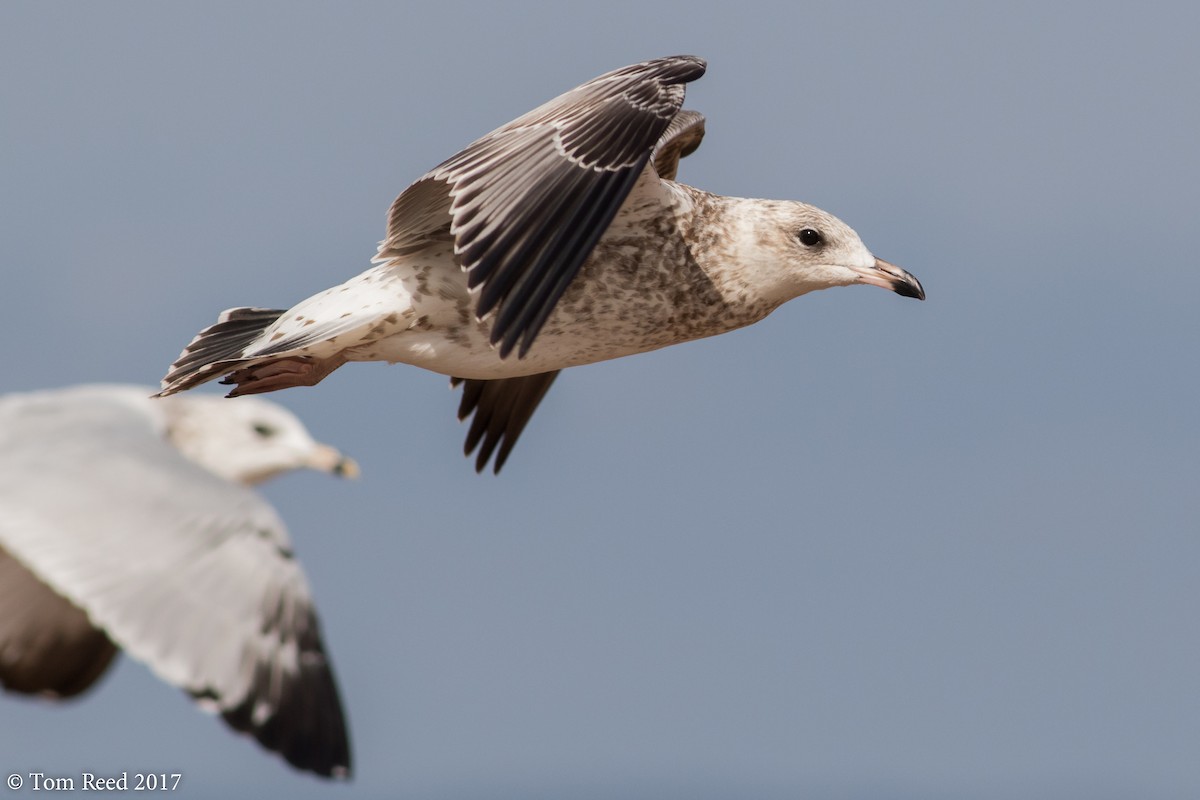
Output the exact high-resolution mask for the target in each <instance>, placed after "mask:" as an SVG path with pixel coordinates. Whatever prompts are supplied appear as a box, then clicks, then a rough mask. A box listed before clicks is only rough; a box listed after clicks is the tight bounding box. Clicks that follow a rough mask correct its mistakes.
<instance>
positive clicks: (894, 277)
mask: <svg viewBox="0 0 1200 800" xmlns="http://www.w3.org/2000/svg"><path fill="white" fill-rule="evenodd" d="M854 271H855V272H857V273H858V274H859V283H869V284H871V285H872V286H882V287H883V288H884V289H891V290H892V291H893V292H895V293H896V294H898V295H900V296H901V297H915V298H917V299H918V300H924V299H925V289H924V287H922V286H921V282H920V281H919V280H917V279H916V276H914V275H913V274H912V273H910V272H908V271H907V270H903V269H901V268H900V267H897V266H896V265H895V264H889V263H888V262H886V261H884V260H883V259H881V258H877V259H875V266H873V267H867V268H866V269H861V268H856V269H855V270H854Z"/></svg>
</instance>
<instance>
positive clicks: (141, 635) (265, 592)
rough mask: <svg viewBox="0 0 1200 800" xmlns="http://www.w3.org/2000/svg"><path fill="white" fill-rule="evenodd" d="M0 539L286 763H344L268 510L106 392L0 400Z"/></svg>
mask: <svg viewBox="0 0 1200 800" xmlns="http://www.w3.org/2000/svg"><path fill="white" fill-rule="evenodd" d="M0 546H2V547H4V548H5V549H7V550H8V552H9V553H11V554H12V555H13V556H14V557H16V558H17V559H18V560H20V561H21V562H22V563H23V564H25V565H26V566H27V567H28V568H29V569H30V570H31V571H32V572H33V573H35V574H36V575H37V577H39V578H40V579H41V580H42V581H44V582H45V583H46V584H47V585H48V586H50V587H51V588H53V589H54V590H55V591H57V592H59V593H60V594H62V595H63V596H64V597H66V598H67V599H69V600H70V601H71V602H73V603H74V604H76V605H77V606H79V607H80V608H82V609H84V610H85V611H86V612H87V614H88V616H89V618H90V620H91V622H92V624H94V625H95V626H97V627H99V628H102V629H103V630H104V631H105V632H107V634H108V635H109V637H111V639H112V640H113V641H114V642H115V643H116V644H117V645H119V646H120V647H121V648H123V649H124V650H126V651H127V652H128V653H129V654H130V655H131V656H133V657H134V658H137V659H138V660H140V661H143V662H145V663H146V664H147V665H148V666H149V667H150V668H151V669H152V670H153V671H154V672H155V673H156V674H157V675H158V676H159V677H161V678H162V679H163V680H165V681H167V682H169V683H172V684H174V685H176V686H179V687H180V688H182V689H184V690H185V691H187V692H189V693H190V694H191V695H192V696H193V697H195V698H197V699H201V700H204V701H206V705H212V706H215V708H216V709H218V710H219V711H220V712H221V714H222V716H223V717H224V718H225V720H226V722H228V723H229V724H230V725H231V726H233V727H234V728H236V729H238V730H242V731H247V732H249V733H251V734H253V735H254V736H255V738H257V739H258V740H259V741H260V742H261V743H262V744H263V745H264V746H265V747H267V748H269V749H271V750H276V751H278V752H280V753H281V754H282V755H283V756H284V758H286V759H287V760H288V761H289V762H290V763H292V764H293V765H295V766H297V767H299V768H302V769H307V770H312V771H313V772H316V773H318V774H321V775H344V774H346V773H347V772H348V770H349V765H350V754H349V741H348V736H347V733H346V725H345V719H344V716H343V713H342V707H341V702H340V700H339V698H338V692H337V687H336V684H335V681H334V677H333V672H332V668H331V665H330V662H329V658H328V657H327V656H326V654H325V650H324V646H323V644H322V641H321V636H320V630H319V625H318V622H317V617H316V613H315V611H314V609H313V606H312V600H311V597H310V594H309V587H308V583H307V581H306V579H305V577H304V574H303V572H302V571H301V569H300V566H299V565H298V564H297V562H296V561H295V559H294V558H293V556H292V552H291V544H290V542H289V540H288V536H287V532H286V530H285V529H284V526H283V523H282V522H281V521H280V520H279V517H278V516H277V515H276V513H275V511H274V510H273V509H272V508H271V506H270V505H268V504H267V503H266V502H265V501H264V500H262V499H261V498H260V497H259V496H258V495H257V494H256V493H255V492H253V491H251V490H250V489H247V488H245V487H242V486H240V485H237V484H234V483H230V482H228V481H226V480H224V479H221V478H218V477H217V476H215V475H213V474H212V473H210V472H208V471H207V470H204V469H203V468H201V467H199V466H197V465H196V464H194V463H192V462H191V461H188V460H187V459H185V458H184V457H183V456H182V455H181V454H180V453H179V452H178V451H177V450H176V449H175V448H174V447H172V446H171V445H170V444H168V443H167V442H166V441H165V440H164V439H163V438H162V431H161V428H160V421H159V420H156V419H155V418H153V417H152V416H151V415H150V413H149V412H145V411H143V410H141V409H139V408H137V407H135V406H133V405H131V404H129V403H124V402H121V401H119V400H116V399H113V398H111V397H106V396H104V395H102V394H91V395H89V394H87V393H82V394H80V393H76V394H68V393H55V392H46V393H36V394H29V395H10V396H8V397H6V398H3V399H2V400H0Z"/></svg>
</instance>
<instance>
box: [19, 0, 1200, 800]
mask: <svg viewBox="0 0 1200 800" xmlns="http://www.w3.org/2000/svg"><path fill="white" fill-rule="evenodd" d="M1198 28H1200V12H1197V11H1196V10H1195V6H1194V5H1185V4H1176V5H1154V6H1146V5H1139V6H1137V7H1136V8H1135V7H1134V6H1129V5H1117V4H1107V5H1106V4H1086V5H1085V4H1046V3H1042V2H1037V3H1004V4H993V7H988V8H984V7H982V5H981V4H960V3H945V4H932V3H922V4H910V5H909V4H906V5H902V4H898V3H895V4H894V3H822V4H808V3H796V2H779V3H756V2H740V3H736V4H728V5H717V4H710V3H676V2H655V3H648V2H638V3H592V4H588V5H575V4H568V3H524V4H516V5H504V4H496V5H494V6H487V7H484V6H480V7H475V6H470V5H465V4H462V5H460V4H454V3H441V2H439V3H425V4H421V5H416V4H411V5H410V4H403V3H355V2H349V3H340V2H339V3H328V4H312V3H299V2H297V3H292V2H287V3H284V2H277V3H240V2H239V3H213V2H210V3H203V4H200V3H193V4H190V5H181V4H164V3H152V2H144V3H104V4H101V3H73V4H67V3H43V2H36V3H35V2H27V3H19V2H18V3H5V4H4V5H3V7H0V264H2V265H3V266H2V267H0V269H2V273H0V274H2V275H3V294H2V298H3V300H2V302H3V315H2V316H0V336H2V337H3V340H4V341H5V342H6V346H5V347H4V368H3V377H2V378H0V388H2V389H3V390H5V391H14V390H26V389H36V388H44V387H52V386H61V385H65V384H72V383H80V382H89V381H123V382H139V383H147V384H151V383H156V382H157V380H158V379H159V378H160V377H161V375H162V374H163V372H164V370H165V368H166V367H167V365H168V364H169V363H170V362H171V361H172V360H173V359H174V357H175V356H176V355H177V354H178V352H179V350H180V348H181V347H182V346H183V345H184V344H185V343H186V342H187V341H188V340H189V339H190V337H191V336H192V335H193V334H194V333H195V332H196V331H197V330H198V329H200V328H201V327H203V326H205V325H207V324H209V323H210V322H211V321H212V320H213V319H214V318H215V316H216V314H217V313H218V312H219V311H221V310H222V309H224V308H227V307H229V306H235V305H262V306H268V307H277V306H284V307H286V306H287V305H289V304H291V303H294V302H296V301H298V300H300V299H302V298H304V297H306V296H308V295H310V294H312V293H314V292H316V291H319V290H321V289H324V288H326V287H328V286H332V285H334V284H336V283H340V282H341V281H343V280H345V279H346V278H349V277H350V276H352V275H354V274H357V273H358V272H360V271H361V270H363V269H365V268H366V267H367V266H368V261H369V259H370V258H371V256H372V255H373V254H374V252H375V245H376V242H377V241H378V240H379V239H380V238H381V237H382V235H383V231H384V215H385V212H386V210H387V207H388V205H389V204H390V203H391V201H392V199H393V198H394V197H395V195H397V194H398V193H399V192H400V191H401V190H402V189H404V187H405V186H406V185H407V184H408V183H409V182H410V181H412V180H414V179H415V178H417V177H418V176H420V175H421V174H422V173H423V172H424V171H425V170H426V169H428V168H429V167H431V166H433V165H434V164H436V163H437V162H439V161H441V160H442V159H443V158H445V157H447V156H449V155H451V154H452V153H453V152H455V151H456V150H457V149H458V148H459V147H461V146H462V145H465V144H466V143H467V142H469V141H470V140H472V139H474V138H476V137H477V136H479V135H481V134H483V133H485V132H487V131H488V130H490V129H492V128H493V127H495V126H497V125H499V124H502V123H504V122H506V121H508V120H509V119H511V118H513V117H516V116H517V115H519V114H521V113H523V112H524V111H526V110H528V109H530V108H532V107H533V106H535V105H536V104H538V103H540V102H542V101H544V100H546V99H549V98H550V97H553V96H554V95H556V94H558V93H560V92H561V91H564V90H566V89H568V88H570V87H572V86H575V85H576V84H578V83H581V82H583V81H585V80H587V79H589V78H591V77H593V76H595V75H597V74H600V73H602V72H605V71H607V70H609V69H613V68H615V67H619V66H622V65H625V64H628V63H632V62H636V61H641V60H643V59H646V58H651V57H655V56H661V55H668V54H674V53H681V52H682V53H695V54H697V55H700V56H703V57H705V58H707V59H708V62H709V72H708V74H707V75H706V76H705V77H704V78H703V79H701V80H700V81H699V82H698V83H695V84H693V85H692V86H691V87H690V88H689V90H688V106H689V107H691V108H695V109H697V110H699V111H702V112H703V113H704V114H705V115H706V116H707V118H708V137H707V139H706V140H705V142H704V145H703V147H701V149H700V150H699V151H698V152H697V153H696V154H694V155H693V156H691V157H690V158H688V159H687V160H686V161H685V162H684V164H683V165H682V169H681V171H680V179H681V180H683V181H685V182H687V183H690V184H694V185H696V186H699V187H702V188H704V189H707V190H709V191H714V192H719V193H722V194H730V195H742V196H757V197H779V198H791V199H801V200H805V201H808V202H812V203H814V204H816V205H819V206H821V207H822V208H825V209H827V210H829V211H831V212H833V213H835V214H837V215H838V216H840V217H842V218H843V219H845V220H846V221H847V222H848V223H849V224H850V225H852V226H853V227H854V228H855V229H856V230H857V231H858V232H859V234H860V235H861V236H862V238H863V240H864V241H865V242H866V243H867V246H868V247H870V248H871V249H872V250H873V251H874V252H875V253H876V254H877V255H878V256H880V257H882V258H885V259H887V260H889V261H893V262H895V263H897V264H900V265H902V266H904V267H906V268H908V269H909V270H911V271H912V272H913V273H914V274H916V275H917V276H918V277H919V278H920V279H921V280H922V281H923V282H924V285H925V287H926V290H927V292H928V296H929V299H928V301H927V302H925V303H917V302H915V301H912V300H907V299H903V298H900V297H898V296H896V295H893V294H890V293H888V292H884V291H881V290H878V289H875V288H871V287H852V288H849V289H838V290H834V291H829V292H823V293H819V294H816V295H811V296H808V297H804V298H801V299H799V300H797V301H795V302H793V303H791V304H788V305H786V306H784V307H783V308H782V309H780V310H779V311H778V312H776V314H774V315H773V316H772V317H771V318H769V319H768V320H766V321H764V322H762V323H760V324H759V325H756V326H754V327H752V328H749V329H746V330H743V331H739V332H736V333H733V334H730V335H727V336H722V337H718V338H716V339H712V340H708V341H703V342H697V343H692V344H688V345H685V346H681V347H674V348H669V349H666V350H662V351H659V352H657V353H653V354H649V355H643V356H638V357H636V358H628V359H624V360H620V361H615V362H609V363H607V364H601V365H597V366H591V367H585V368H581V369H577V370H572V371H571V372H569V373H567V374H566V375H565V376H564V377H562V378H561V379H560V380H559V382H558V384H557V385H556V386H555V387H554V390H553V392H552V393H551V394H550V395H549V396H548V398H547V400H546V402H545V403H544V405H543V407H542V408H541V409H540V411H539V412H538V414H537V415H536V417H535V418H534V420H533V422H532V424H531V426H530V428H529V429H528V430H527V431H526V433H525V436H524V438H523V439H522V441H521V443H520V445H519V446H518V447H517V449H516V451H515V452H514V454H513V457H512V459H511V460H510V461H509V464H508V466H507V467H506V469H505V472H504V474H503V475H501V476H500V477H499V478H496V477H493V476H491V475H483V476H477V475H475V474H474V473H473V471H472V468H471V463H470V462H468V461H467V460H466V459H464V458H463V457H462V455H461V452H460V449H461V443H462V439H463V436H464V434H465V430H464V428H463V426H461V425H459V424H458V423H457V422H456V420H455V418H454V412H455V409H456V407H457V402H458V397H457V394H456V393H453V392H451V391H450V390H449V389H448V388H447V381H446V379H445V378H443V377H441V376H438V375H434V374H432V373H425V372H422V371H420V370H418V369H415V368H412V367H405V366H395V367H388V366H385V365H380V364H371V365H350V366H348V367H345V368H343V369H342V370H340V371H339V372H337V373H336V374H334V375H333V376H332V377H330V378H329V379H327V380H325V381H324V383H322V384H321V385H320V386H318V387H316V388H314V389H295V390H290V391H287V392H285V393H282V394H276V395H274V396H273V398H274V399H276V400H279V401H281V402H283V403H285V404H286V405H288V406H289V407H290V408H291V409H293V410H294V411H296V412H297V413H299V414H300V415H301V417H302V418H303V419H304V420H305V421H306V422H307V423H308V425H309V427H310V428H311V430H312V431H313V433H314V434H315V435H316V436H317V437H318V438H320V439H323V440H325V441H329V442H331V443H333V444H335V445H337V446H339V447H340V448H342V449H343V450H344V451H346V452H347V453H349V454H351V455H353V456H354V457H355V458H357V459H358V460H359V462H360V464H361V466H362V468H363V477H362V478H361V479H360V480H359V481H357V482H354V483H340V482H337V481H334V480H331V479H329V478H328V477H326V476H321V475H316V474H309V475H298V476H291V477H288V478H285V479H284V480H282V481H280V482H278V483H277V484H275V485H272V486H270V487H268V488H267V489H266V494H267V495H268V497H269V498H270V499H271V500H272V501H273V502H274V503H275V504H277V506H278V507H279V509H280V511H281V513H282V514H283V516H284V518H285V519H286V521H287V522H288V524H289V527H290V529H291V532H292V536H293V538H294V539H295V540H296V543H297V548H298V551H299V555H300V557H301V559H302V561H303V563H304V565H305V567H306V569H307V572H308V575H309V577H310V580H311V583H312V585H313V589H314V592H315V595H316V598H317V601H318V603H319V607H320V612H321V616H322V621H323V624H324V630H325V635H326V641H327V643H328V645H329V648H330V650H331V652H332V655H333V658H334V661H335V664H336V667H337V671H338V676H339V678H340V682H341V687H342V693H343V699H344V701H345V703H346V706H347V709H348V713H349V717H350V722H351V725H352V735H353V745H354V754H355V778H354V780H353V782H351V783H350V784H348V785H337V784H329V783H325V782H321V781H319V780H317V779H314V778H311V777H308V776H305V775H301V774H298V773H295V772H292V771H291V770H289V769H288V768H287V767H286V766H285V765H284V764H283V762H282V761H281V760H280V759H278V758H276V757H274V756H270V755H268V754H265V753H264V752H263V751H262V750H260V749H259V748H258V747H257V745H256V744H255V743H253V742H252V741H251V740H248V739H244V738H241V737H238V736H236V735H233V734H231V733H230V732H229V731H228V730H227V729H226V728H225V727H224V726H223V725H221V724H220V723H219V722H218V721H217V720H214V719H212V718H209V717H207V716H205V715H203V714H201V713H198V712H197V711H196V710H195V709H194V708H193V707H192V705H191V704H190V703H189V702H188V701H187V700H186V698H185V697H184V696H182V694H181V693H180V692H179V691H177V690H175V689H173V688H171V687H168V686H166V685H165V684H163V683H161V682H160V681H158V680H157V679H155V678H154V677H153V676H152V675H151V674H150V673H149V672H148V671H147V670H146V669H145V668H144V667H142V666H141V665H139V664H137V663H134V662H131V661H128V660H124V659H123V660H122V662H121V664H120V666H119V668H118V669H117V670H115V672H114V673H113V674H111V675H110V676H109V677H108V678H107V679H106V680H105V681H104V682H103V683H102V684H101V685H100V686H99V687H98V688H97V689H95V690H94V691H93V692H92V693H91V694H90V695H88V696H87V697H85V698H84V699H82V700H81V701H79V702H75V703H71V704H69V705H65V706H60V707H52V706H50V705H48V704H46V703H42V702H35V701H28V700H22V699H18V698H14V697H12V696H3V697H0V772H2V773H5V774H7V773H8V772H12V771H17V772H21V773H28V772H30V771H35V770H37V771H43V772H47V773H50V774H55V775H68V776H70V775H76V776H77V775H78V774H79V773H80V772H81V771H82V770H90V771H94V772H100V773H117V772H120V771H121V770H129V771H131V772H133V771H143V772H183V773H184V779H183V785H182V787H181V790H180V792H179V795H181V796H188V797H217V796H229V797H262V796H275V797H290V798H312V797H329V798H339V797H344V798H346V799H347V800H352V799H353V798H381V797H401V798H454V799H455V800H477V799H480V800H481V799H482V798H506V797H511V798H562V797H572V798H609V797H622V798H663V797H687V798H697V799H698V800H704V799H707V798H713V799H716V798H733V797H737V798H769V799H771V800H774V799H775V798H794V797H805V798H829V799H830V800H907V799H909V798H1017V797H1019V798H1023V799H1025V798H1088V799H1089V800H1092V799H1093V798H1127V797H1138V798H1195V797H1197V796H1200V757H1198V753H1200V613H1198V607H1200V577H1198V565H1200V536H1198V535H1197V534H1198V530H1197V528H1198V523H1200V499H1198V491H1197V477H1198V476H1200V455H1198V449H1197V445H1198V438H1200V422H1198V421H1197V409H1198V407H1200V381H1198V380H1197V370H1196V366H1197V357H1196V345H1197V343H1198V340H1200V336H1198V334H1200V330H1198V325H1197V320H1198V314H1197V309H1196V303H1197V295H1198V294H1200V264H1198V259H1200V244H1198V242H1197V233H1196V230H1197V212H1198V210H1200V156H1198V155H1197V152H1198V150H1197V131H1198V130H1200V103H1198V102H1197V86H1198V81H1200V48H1198V47H1197V45H1196V38H1195V37H1196V31H1197V29H1198ZM64 500H66V499H64ZM3 793H7V790H6V789H0V794H3ZM23 793H24V792H23Z"/></svg>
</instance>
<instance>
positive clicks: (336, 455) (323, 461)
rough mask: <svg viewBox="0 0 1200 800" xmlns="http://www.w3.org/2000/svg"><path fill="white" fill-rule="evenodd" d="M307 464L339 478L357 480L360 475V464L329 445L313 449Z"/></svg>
mask: <svg viewBox="0 0 1200 800" xmlns="http://www.w3.org/2000/svg"><path fill="white" fill-rule="evenodd" d="M306 463H307V464H308V466H310V467H312V468H313V469H316V470H320V471H321V472H328V473H329V474H331V475H337V476H338V477H339V478H357V477H358V473H359V470H358V464H357V462H355V460H354V459H353V458H349V457H347V456H344V455H342V454H341V453H340V452H338V451H337V449H335V448H333V447H330V446H329V445H327V444H319V445H317V446H316V447H315V448H313V451H312V453H311V454H310V455H309V457H308V460H307V462H306Z"/></svg>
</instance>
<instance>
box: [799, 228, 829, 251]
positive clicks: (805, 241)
mask: <svg viewBox="0 0 1200 800" xmlns="http://www.w3.org/2000/svg"><path fill="white" fill-rule="evenodd" d="M796 238H797V239H799V240H800V244H802V245H804V246H805V247H816V246H817V245H819V244H820V243H821V242H822V241H824V240H823V238H822V237H821V234H820V233H818V232H817V231H814V230H813V229H812V228H805V229H804V230H802V231H800V232H799V233H797V234H796Z"/></svg>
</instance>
